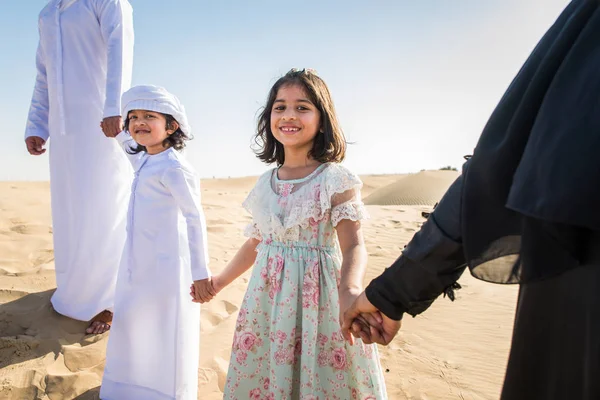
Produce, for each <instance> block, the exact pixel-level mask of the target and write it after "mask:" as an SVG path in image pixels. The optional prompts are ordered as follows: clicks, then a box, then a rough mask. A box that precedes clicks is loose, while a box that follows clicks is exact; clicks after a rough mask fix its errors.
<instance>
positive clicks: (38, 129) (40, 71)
mask: <svg viewBox="0 0 600 400" xmlns="http://www.w3.org/2000/svg"><path fill="white" fill-rule="evenodd" d="M35 66H36V69H37V75H36V77H35V86H34V88H33V96H32V97H31V105H30V107H29V115H28V116H27V126H26V128H25V138H28V137H32V136H38V137H41V138H42V139H44V140H48V137H50V132H49V130H48V113H49V109H50V104H49V101H48V80H47V77H46V62H45V59H44V50H43V49H42V44H41V43H39V44H38V48H37V53H36V56H35Z"/></svg>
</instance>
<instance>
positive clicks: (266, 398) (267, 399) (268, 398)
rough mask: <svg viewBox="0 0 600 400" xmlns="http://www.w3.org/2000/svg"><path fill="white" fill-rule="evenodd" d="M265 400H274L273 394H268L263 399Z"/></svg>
mask: <svg viewBox="0 0 600 400" xmlns="http://www.w3.org/2000/svg"><path fill="white" fill-rule="evenodd" d="M265 400H275V393H273V392H269V394H268V395H267V397H265Z"/></svg>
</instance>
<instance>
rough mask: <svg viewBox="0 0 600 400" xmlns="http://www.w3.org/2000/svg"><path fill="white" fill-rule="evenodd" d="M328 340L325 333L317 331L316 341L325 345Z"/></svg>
mask: <svg viewBox="0 0 600 400" xmlns="http://www.w3.org/2000/svg"><path fill="white" fill-rule="evenodd" d="M328 340H329V338H328V337H327V336H325V335H323V334H322V333H319V334H318V335H317V341H318V342H319V344H320V345H321V346H325V344H327V341H328Z"/></svg>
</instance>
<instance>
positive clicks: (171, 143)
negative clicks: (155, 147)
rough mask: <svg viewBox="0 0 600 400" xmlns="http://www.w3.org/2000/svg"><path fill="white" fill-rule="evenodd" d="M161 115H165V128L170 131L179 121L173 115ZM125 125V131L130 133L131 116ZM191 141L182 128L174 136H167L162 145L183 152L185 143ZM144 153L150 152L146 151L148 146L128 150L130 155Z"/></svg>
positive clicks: (138, 146)
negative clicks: (173, 124) (172, 125)
mask: <svg viewBox="0 0 600 400" xmlns="http://www.w3.org/2000/svg"><path fill="white" fill-rule="evenodd" d="M159 114H161V115H163V116H164V117H165V119H166V120H167V124H166V127H165V128H166V129H170V128H171V124H172V123H173V122H177V120H176V119H175V118H173V116H172V115H171V114H163V113H159ZM177 124H178V125H179V123H178V122H177ZM124 125H125V130H126V131H127V132H129V115H128V116H127V118H126V119H125V124H124ZM190 139H191V137H189V136H188V135H186V134H185V133H183V131H182V130H181V128H179V127H178V128H177V130H176V131H175V132H173V133H172V134H170V135H169V136H167V138H166V139H165V140H164V141H163V143H162V144H163V147H165V148H166V149H168V148H169V147H172V148H174V149H175V150H178V151H181V150H183V148H184V147H185V141H186V140H190ZM142 151H148V150H147V149H146V146H142V145H140V144H138V145H137V146H135V147H131V148H129V150H127V152H128V153H129V154H137V153H141V152H142Z"/></svg>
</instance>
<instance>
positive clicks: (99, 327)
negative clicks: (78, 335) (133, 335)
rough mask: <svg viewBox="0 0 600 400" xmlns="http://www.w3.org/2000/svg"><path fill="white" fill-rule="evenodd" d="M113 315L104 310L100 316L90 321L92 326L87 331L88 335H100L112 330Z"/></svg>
mask: <svg viewBox="0 0 600 400" xmlns="http://www.w3.org/2000/svg"><path fill="white" fill-rule="evenodd" d="M112 319H113V313H111V312H110V311H108V310H104V311H102V312H101V313H99V314H98V315H96V316H95V317H94V318H92V320H91V321H90V326H88V328H87V329H86V330H85V333H87V334H93V335H98V334H101V333H104V332H106V331H107V330H109V329H110V324H111V323H112Z"/></svg>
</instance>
